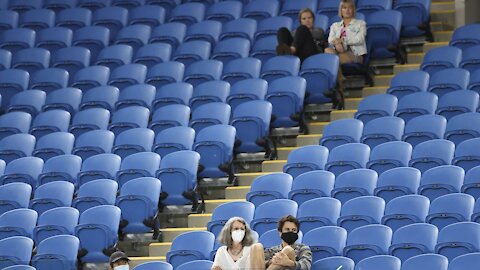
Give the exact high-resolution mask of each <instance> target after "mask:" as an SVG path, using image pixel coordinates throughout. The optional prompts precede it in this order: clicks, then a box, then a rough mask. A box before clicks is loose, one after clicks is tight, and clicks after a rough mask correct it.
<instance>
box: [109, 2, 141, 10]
mask: <svg viewBox="0 0 480 270" xmlns="http://www.w3.org/2000/svg"><path fill="white" fill-rule="evenodd" d="M144 4H145V0H133V1H131V0H112V6H117V7H123V8H126V9H129V10H131V9H134V8H136V7H139V6H143V5H144Z"/></svg>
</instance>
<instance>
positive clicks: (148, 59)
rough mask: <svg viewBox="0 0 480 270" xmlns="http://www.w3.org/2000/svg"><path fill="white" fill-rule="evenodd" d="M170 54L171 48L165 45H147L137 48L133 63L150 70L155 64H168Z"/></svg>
mask: <svg viewBox="0 0 480 270" xmlns="http://www.w3.org/2000/svg"><path fill="white" fill-rule="evenodd" d="M171 54H172V46H170V44H165V43H153V44H147V45H144V46H142V47H140V48H138V50H137V52H136V53H135V55H134V57H133V63H136V64H142V65H145V66H146V67H147V68H149V69H150V68H151V67H153V66H155V65H156V64H160V63H163V62H168V61H169V60H170V55H171ZM147 74H148V72H147Z"/></svg>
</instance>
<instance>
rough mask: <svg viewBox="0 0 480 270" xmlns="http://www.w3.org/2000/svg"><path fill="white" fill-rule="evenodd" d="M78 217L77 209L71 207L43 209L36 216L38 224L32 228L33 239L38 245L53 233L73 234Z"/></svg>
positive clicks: (53, 234)
mask: <svg viewBox="0 0 480 270" xmlns="http://www.w3.org/2000/svg"><path fill="white" fill-rule="evenodd" d="M78 217H79V213H78V210H77V209H75V208H72V207H56V208H53V209H50V210H47V211H45V212H44V213H43V214H41V215H40V217H38V224H37V226H36V227H35V229H33V240H34V241H35V243H37V245H38V244H39V243H40V242H42V241H43V240H45V239H47V238H49V237H52V236H55V235H61V234H63V235H73V234H74V233H75V226H77V224H78Z"/></svg>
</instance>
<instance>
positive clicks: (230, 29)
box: [219, 18, 257, 42]
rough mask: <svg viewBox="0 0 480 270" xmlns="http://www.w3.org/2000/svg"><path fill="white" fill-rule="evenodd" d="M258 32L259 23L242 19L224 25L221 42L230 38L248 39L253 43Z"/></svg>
mask: <svg viewBox="0 0 480 270" xmlns="http://www.w3.org/2000/svg"><path fill="white" fill-rule="evenodd" d="M256 30H257V22H256V21H255V20H253V19H249V18H240V19H236V20H232V21H229V22H226V23H224V24H223V27H222V33H221V34H220V37H219V39H220V40H227V39H230V38H246V39H248V40H249V41H250V42H253V36H254V34H255V31H256Z"/></svg>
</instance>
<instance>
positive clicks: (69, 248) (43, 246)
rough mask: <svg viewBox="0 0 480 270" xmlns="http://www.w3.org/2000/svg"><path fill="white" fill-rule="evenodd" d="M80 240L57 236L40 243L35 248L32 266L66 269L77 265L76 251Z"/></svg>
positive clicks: (73, 237) (69, 236) (70, 236)
mask: <svg viewBox="0 0 480 270" xmlns="http://www.w3.org/2000/svg"><path fill="white" fill-rule="evenodd" d="M79 245H80V240H79V239H78V238H77V237H75V236H73V235H57V236H52V237H49V238H47V239H45V240H44V241H42V242H41V243H40V244H39V245H38V246H37V254H36V255H35V256H33V258H32V265H34V266H35V268H36V269H37V270H41V269H51V267H55V269H68V268H70V267H72V268H74V267H76V265H77V250H78V247H79Z"/></svg>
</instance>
